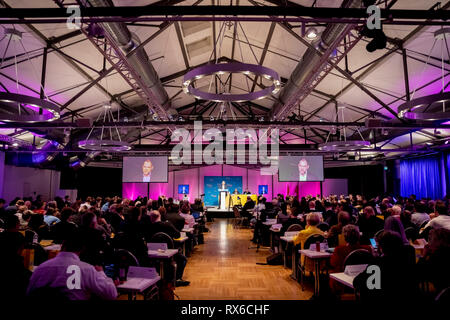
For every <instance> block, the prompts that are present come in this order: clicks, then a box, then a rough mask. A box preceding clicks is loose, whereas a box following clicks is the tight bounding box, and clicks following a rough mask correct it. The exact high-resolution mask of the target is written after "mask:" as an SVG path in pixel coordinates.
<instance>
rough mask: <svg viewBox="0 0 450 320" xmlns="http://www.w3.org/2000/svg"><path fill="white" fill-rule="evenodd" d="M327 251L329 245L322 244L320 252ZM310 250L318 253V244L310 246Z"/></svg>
mask: <svg viewBox="0 0 450 320" xmlns="http://www.w3.org/2000/svg"><path fill="white" fill-rule="evenodd" d="M327 249H328V243H326V242H322V243H320V251H326V250H327ZM309 250H311V251H316V244H315V243H312V244H311V245H310V246H309Z"/></svg>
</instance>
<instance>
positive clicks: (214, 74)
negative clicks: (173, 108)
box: [182, 21, 281, 109]
mask: <svg viewBox="0 0 450 320" xmlns="http://www.w3.org/2000/svg"><path fill="white" fill-rule="evenodd" d="M234 23H236V25H235V30H237V28H238V27H239V28H240V30H241V32H242V34H243V35H244V37H245V42H246V43H247V44H248V45H249V50H250V51H251V52H252V54H253V57H254V58H255V62H256V64H250V63H244V56H243V51H242V48H241V44H240V43H241V41H239V34H238V32H237V31H236V32H235V35H236V39H237V40H238V45H239V49H240V53H241V60H242V62H231V63H219V61H218V59H217V58H216V60H215V63H209V64H206V65H203V66H200V67H197V68H194V69H192V70H190V71H189V72H187V73H186V74H185V75H184V77H183V83H182V87H183V91H184V92H185V93H186V94H189V95H191V96H193V97H194V98H196V99H202V100H209V101H214V102H244V101H251V100H259V99H264V98H266V97H268V96H270V95H272V94H276V93H278V91H279V90H280V89H281V80H280V76H279V75H278V73H277V72H276V71H274V70H272V69H270V68H267V67H264V66H262V65H259V64H258V63H259V61H258V59H257V58H256V54H255V52H254V51H253V48H252V46H251V45H250V42H249V40H248V38H247V35H246V33H245V31H244V29H243V27H242V25H241V23H240V22H234ZM232 24H233V23H232V22H229V21H225V22H223V23H222V25H221V28H220V30H219V33H218V36H217V40H216V39H214V41H215V43H216V45H215V46H214V50H213V51H212V52H211V56H210V59H209V60H211V58H212V56H213V54H214V53H215V52H218V53H217V54H216V56H217V57H220V56H221V55H222V53H221V52H222V44H223V38H224V36H225V31H226V28H227V27H228V28H230V27H231V25H232ZM243 42H244V41H243ZM232 74H241V75H243V76H244V77H245V81H246V82H247V84H248V79H249V78H250V79H251V77H253V81H254V83H256V81H257V79H258V78H259V79H261V81H263V80H266V81H268V82H270V84H269V85H265V86H264V87H263V89H261V90H259V91H254V90H250V86H248V92H247V90H244V89H242V90H243V91H246V92H245V93H234V92H231V88H232V86H231V83H228V81H231V80H230V78H231V75H232ZM224 75H226V77H227V78H226V80H225V81H222V77H223V76H224ZM205 78H209V79H210V80H209V87H208V90H199V89H197V88H198V87H202V86H201V85H198V86H195V82H196V81H199V80H201V79H205ZM217 79H218V80H219V81H217ZM214 80H215V81H214ZM213 82H218V83H219V86H218V87H217V86H216V88H215V90H214V92H211V86H212V83H213ZM230 109H232V108H231V106H230Z"/></svg>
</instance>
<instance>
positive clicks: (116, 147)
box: [78, 139, 131, 152]
mask: <svg viewBox="0 0 450 320" xmlns="http://www.w3.org/2000/svg"><path fill="white" fill-rule="evenodd" d="M78 148H80V149H84V150H90V151H102V152H120V151H128V150H130V149H131V145H130V144H129V143H128V142H126V141H117V140H97V139H90V140H80V141H79V142H78Z"/></svg>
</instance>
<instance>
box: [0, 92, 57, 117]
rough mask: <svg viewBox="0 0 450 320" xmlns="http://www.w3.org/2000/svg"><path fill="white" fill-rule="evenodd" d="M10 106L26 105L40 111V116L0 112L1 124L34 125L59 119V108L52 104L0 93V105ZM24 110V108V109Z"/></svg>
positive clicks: (23, 96) (41, 100)
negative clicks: (41, 111)
mask: <svg viewBox="0 0 450 320" xmlns="http://www.w3.org/2000/svg"><path fill="white" fill-rule="evenodd" d="M1 103H5V104H10V105H17V104H21V105H28V106H31V107H34V108H39V109H42V110H43V111H44V112H43V113H42V114H35V115H29V114H20V115H19V114H7V113H2V112H0V121H1V122H17V123H34V122H50V121H54V120H57V119H59V117H60V114H59V112H60V108H59V107H58V105H56V104H55V103H53V102H50V101H48V100H44V99H39V98H35V97H31V96H27V95H23V94H17V93H9V92H0V104H1ZM24 108H26V107H24Z"/></svg>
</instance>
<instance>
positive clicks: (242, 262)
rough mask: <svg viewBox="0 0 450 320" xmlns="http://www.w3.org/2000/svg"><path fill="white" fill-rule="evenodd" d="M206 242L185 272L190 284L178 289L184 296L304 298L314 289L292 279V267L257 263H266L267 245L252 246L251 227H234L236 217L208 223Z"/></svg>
mask: <svg viewBox="0 0 450 320" xmlns="http://www.w3.org/2000/svg"><path fill="white" fill-rule="evenodd" d="M208 228H209V229H210V232H208V233H205V234H204V235H205V244H202V245H199V246H197V248H196V250H195V251H194V253H193V254H192V255H191V257H189V258H188V264H187V266H186V270H185V272H184V277H183V278H184V279H186V280H189V281H190V282H191V284H190V286H188V287H178V288H176V290H175V293H176V294H177V295H178V296H179V297H180V299H182V300H196V299H204V300H209V299H218V300H221V299H227V300H228V299H236V300H252V299H255V300H259V299H270V300H301V299H309V298H310V297H311V295H312V292H311V291H310V290H309V289H308V288H305V291H302V289H301V287H300V285H299V284H298V283H296V282H295V281H294V280H292V279H291V278H290V277H289V275H290V274H291V270H290V269H287V268H285V267H284V266H269V265H257V264H256V263H257V262H260V263H265V262H266V257H267V256H268V255H269V251H268V250H267V249H260V251H259V252H256V249H248V247H249V245H251V242H250V239H251V238H252V230H251V229H234V228H233V226H232V219H230V220H227V219H215V220H214V222H213V223H208Z"/></svg>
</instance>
